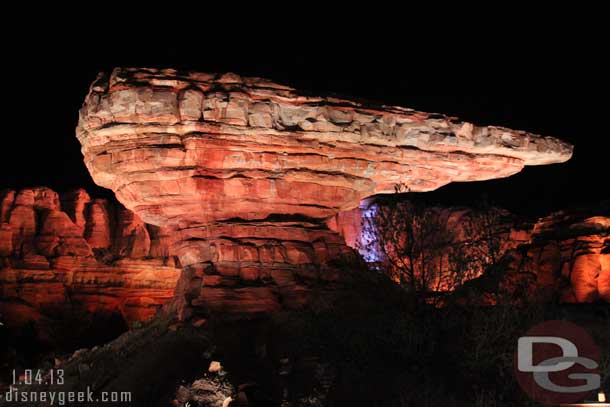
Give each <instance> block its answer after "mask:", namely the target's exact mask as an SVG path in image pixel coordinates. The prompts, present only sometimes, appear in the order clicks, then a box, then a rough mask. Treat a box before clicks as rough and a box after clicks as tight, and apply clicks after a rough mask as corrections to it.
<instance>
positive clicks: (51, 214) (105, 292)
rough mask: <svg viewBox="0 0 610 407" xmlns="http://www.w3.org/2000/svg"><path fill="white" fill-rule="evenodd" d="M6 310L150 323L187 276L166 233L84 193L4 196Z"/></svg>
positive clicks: (0, 289)
mask: <svg viewBox="0 0 610 407" xmlns="http://www.w3.org/2000/svg"><path fill="white" fill-rule="evenodd" d="M0 202H1V212H0V297H1V298H2V301H0V313H1V314H2V318H3V321H6V322H7V323H9V324H11V325H21V324H25V323H27V322H28V321H37V323H38V324H43V325H44V324H45V321H46V320H47V317H49V318H52V317H54V316H55V317H57V316H58V315H60V314H62V313H64V312H69V311H72V310H78V311H86V312H89V313H118V314H120V315H122V317H123V318H124V319H125V321H126V322H129V323H131V322H134V321H141V320H146V319H148V318H150V317H152V316H153V315H154V314H155V312H156V311H157V309H159V307H161V306H162V305H163V304H165V303H166V302H167V301H168V300H169V299H170V298H172V297H173V295H174V288H175V285H176V281H177V280H178V277H179V269H177V268H176V265H175V259H174V255H173V252H172V251H171V247H170V245H169V243H168V241H167V238H166V237H165V234H166V232H165V231H163V230H162V229H160V228H159V227H157V226H151V225H146V224H144V223H143V222H142V221H141V220H140V219H139V218H138V217H137V216H136V215H134V214H133V213H131V212H130V211H128V210H126V209H125V208H122V207H120V205H118V204H116V203H114V204H113V203H109V202H108V201H106V200H100V199H94V200H91V199H90V197H89V195H88V194H87V193H86V191H84V190H82V189H81V190H78V191H74V192H69V193H67V194H65V195H62V196H61V197H60V195H59V194H57V193H56V192H55V191H53V190H51V189H49V188H44V187H39V188H29V189H23V190H20V191H13V190H5V191H2V192H1V193H0Z"/></svg>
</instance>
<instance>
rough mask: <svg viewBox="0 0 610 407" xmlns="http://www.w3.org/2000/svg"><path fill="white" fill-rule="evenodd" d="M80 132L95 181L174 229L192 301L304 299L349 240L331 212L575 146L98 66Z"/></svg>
mask: <svg viewBox="0 0 610 407" xmlns="http://www.w3.org/2000/svg"><path fill="white" fill-rule="evenodd" d="M77 136H78V138H79V140H80V142H81V144H82V151H83V153H84V155H85V163H86V165H87V167H88V169H89V171H90V173H91V175H92V176H93V179H94V180H95V181H96V182H97V183H98V184H99V185H102V186H104V187H106V188H110V189H112V190H113V191H114V192H115V193H116V195H117V198H118V199H119V201H121V202H122V203H123V204H124V205H125V206H126V207H127V208H129V209H131V210H132V211H134V212H135V213H136V214H137V215H138V216H140V218H141V219H142V220H143V221H145V222H147V223H150V224H154V225H159V226H164V227H169V228H171V229H172V230H173V231H174V233H175V236H176V244H177V251H178V255H179V256H180V259H181V262H182V264H183V265H184V266H185V267H186V269H185V273H184V275H183V280H184V281H181V283H180V285H179V287H180V289H181V290H183V292H184V301H183V305H191V306H192V307H190V306H186V307H183V310H184V311H185V314H188V313H189V312H190V310H191V309H192V308H214V307H215V306H217V308H220V309H233V308H239V307H238V306H237V305H235V304H240V303H241V304H243V311H246V312H248V311H253V312H259V311H260V312H265V311H269V310H273V309H277V308H278V307H281V306H284V305H289V304H293V303H299V302H300V301H301V300H299V299H298V297H297V296H295V295H292V294H290V293H302V292H304V291H306V286H307V281H308V279H317V278H320V277H327V278H331V276H333V275H334V272H332V270H331V268H330V267H328V266H327V265H328V260H329V259H330V258H332V257H336V256H337V255H339V254H341V253H345V252H347V251H349V250H348V249H347V246H344V245H343V244H342V241H341V239H340V238H339V236H338V235H337V234H336V233H334V232H331V231H330V230H328V229H327V227H326V226H325V224H324V221H325V220H326V219H328V218H329V217H331V216H333V215H335V214H337V213H338V212H339V211H343V210H348V209H351V208H354V207H355V206H357V205H358V203H359V202H360V201H361V200H362V199H363V198H365V197H367V196H370V195H373V194H376V193H382V192H390V191H393V188H394V185H396V184H398V183H403V184H406V185H408V187H409V188H410V190H412V191H429V190H433V189H435V188H438V187H440V186H442V185H445V184H447V183H449V182H452V181H475V180H485V179H491V178H498V177H506V176H509V175H512V174H514V173H516V172H518V171H520V170H521V169H522V168H523V166H525V165H539V164H548V163H557V162H563V161H565V160H567V159H569V157H570V156H571V146H569V145H567V144H565V143H563V142H561V141H559V140H556V139H553V138H549V137H540V136H536V135H533V134H529V133H526V132H521V131H512V130H508V129H505V128H499V127H477V126H474V125H472V124H470V123H465V122H460V121H457V120H455V119H453V118H449V117H446V116H443V115H438V114H428V113H423V112H417V111H414V110H411V109H405V108H399V107H385V106H383V107H376V106H367V105H363V104H360V103H357V102H353V101H348V100H341V99H336V98H323V97H309V96H303V95H300V94H299V93H297V92H296V91H295V90H294V89H291V88H289V87H286V86H282V85H278V84H274V83H272V82H269V81H266V80H263V79H259V78H241V77H239V76H237V75H234V74H225V75H212V74H202V73H179V72H177V71H174V70H153V69H116V70H115V71H114V72H113V73H112V75H111V76H110V77H109V78H106V77H104V76H100V77H99V78H98V80H97V81H96V82H95V83H94V84H93V85H92V87H91V90H90V93H89V94H88V96H87V98H86V100H85V103H84V105H83V108H82V109H81V112H80V121H79V125H78V129H77ZM240 298H241V299H243V300H240ZM250 305H252V306H250Z"/></svg>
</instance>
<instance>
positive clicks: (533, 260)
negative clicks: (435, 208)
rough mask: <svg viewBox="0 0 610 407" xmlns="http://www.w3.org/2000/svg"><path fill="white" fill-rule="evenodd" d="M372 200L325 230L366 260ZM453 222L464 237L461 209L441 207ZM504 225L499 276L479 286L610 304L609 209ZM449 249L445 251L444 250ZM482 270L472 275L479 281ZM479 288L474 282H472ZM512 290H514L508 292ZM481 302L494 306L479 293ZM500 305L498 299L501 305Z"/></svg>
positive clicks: (483, 279)
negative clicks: (336, 234) (368, 212)
mask: <svg viewBox="0 0 610 407" xmlns="http://www.w3.org/2000/svg"><path fill="white" fill-rule="evenodd" d="M370 205H371V201H369V202H366V203H364V204H363V205H362V207H361V208H360V207H359V208H355V209H352V210H350V211H347V212H342V213H339V214H338V215H336V216H334V217H333V218H331V219H329V221H328V225H329V227H330V228H331V229H332V230H336V231H337V232H339V233H341V235H342V236H344V237H345V240H346V242H347V243H348V245H350V246H351V247H353V248H355V249H358V250H359V251H360V253H361V254H362V255H363V256H364V257H365V258H366V257H367V256H368V257H370V256H371V253H369V252H368V251H367V248H366V247H364V245H363V233H365V232H363V227H362V225H363V216H366V209H363V208H367V207H369V206H370ZM443 212H445V213H447V215H446V216H448V217H449V219H452V225H453V227H452V228H453V230H455V231H457V233H458V235H460V234H463V233H464V225H465V221H464V219H462V216H463V215H464V213H466V212H467V211H465V210H464V208H444V209H443ZM505 219H506V220H507V223H502V224H498V225H495V226H494V229H496V230H498V231H500V232H501V234H499V235H498V237H499V238H500V239H501V252H500V254H501V255H502V256H503V257H502V258H500V259H499V263H501V264H502V265H503V267H502V270H501V272H500V273H496V274H493V275H489V276H485V275H484V276H483V277H481V278H480V279H479V280H480V281H479V283H481V284H488V283H489V282H490V280H494V281H493V283H492V284H491V285H492V286H493V288H494V289H495V288H497V287H498V286H500V287H505V288H507V289H508V290H509V291H511V290H514V289H515V287H519V288H525V289H526V290H528V291H529V292H530V293H531V295H532V298H534V296H535V295H536V296H538V297H537V298H539V299H540V300H543V301H546V300H559V301H561V302H578V303H583V302H595V301H605V302H610V208H609V207H608V203H601V204H600V205H598V206H597V207H591V208H585V209H579V210H572V211H563V212H557V213H554V214H552V215H549V216H547V217H544V218H541V219H538V220H536V221H534V222H522V221H520V220H518V219H517V218H515V217H512V220H510V221H509V219H511V217H509V216H507V217H506V218H505ZM448 249H449V248H448ZM484 272H485V270H483V269H478V270H474V271H473V276H480V275H482V274H483V273H484ZM473 283H474V284H478V283H477V280H473ZM511 287H512V288H511ZM479 300H481V301H482V302H485V301H489V302H491V303H495V302H497V301H498V299H497V298H495V297H494V296H493V295H487V294H483V296H482V297H481V298H479ZM499 301H502V300H499Z"/></svg>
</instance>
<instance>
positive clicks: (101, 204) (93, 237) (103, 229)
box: [84, 199, 112, 249]
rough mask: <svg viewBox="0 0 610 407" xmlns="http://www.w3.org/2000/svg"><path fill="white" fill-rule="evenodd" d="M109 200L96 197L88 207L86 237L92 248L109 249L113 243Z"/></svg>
mask: <svg viewBox="0 0 610 407" xmlns="http://www.w3.org/2000/svg"><path fill="white" fill-rule="evenodd" d="M110 224H111V223H110V215H109V213H108V201H106V200H105V199H94V200H93V201H92V202H91V204H90V205H88V208H87V222H86V225H85V233H84V237H85V239H87V243H89V246H91V248H92V249H108V248H109V247H110V246H111V245H112V236H111V233H112V232H111V230H110Z"/></svg>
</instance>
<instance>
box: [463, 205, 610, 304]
mask: <svg viewBox="0 0 610 407" xmlns="http://www.w3.org/2000/svg"><path fill="white" fill-rule="evenodd" d="M609 205H610V203H609V202H605V203H600V204H599V205H598V206H596V207H591V208H583V209H577V210H571V211H561V212H557V213H554V214H552V215H549V216H546V217H544V218H541V219H539V220H538V221H537V222H535V223H534V226H533V229H532V231H531V238H530V241H528V242H521V244H520V245H517V246H516V248H515V249H512V250H509V251H507V252H506V254H505V255H504V258H503V259H502V260H501V264H503V266H504V268H503V269H502V272H501V273H495V274H493V275H491V276H485V275H484V276H482V277H481V278H480V280H481V281H479V282H478V283H477V282H474V284H489V283H490V282H491V281H492V280H493V283H492V284H491V286H493V287H498V286H503V287H505V288H507V289H508V290H509V291H511V290H514V289H517V288H518V289H525V290H526V292H529V293H530V295H531V296H532V298H536V299H537V300H539V301H547V300H558V301H561V302H595V301H610V295H609V294H610V269H609V267H608V257H609V254H608V253H610V206H609ZM592 215H593V216H592ZM511 287H512V288H511Z"/></svg>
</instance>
